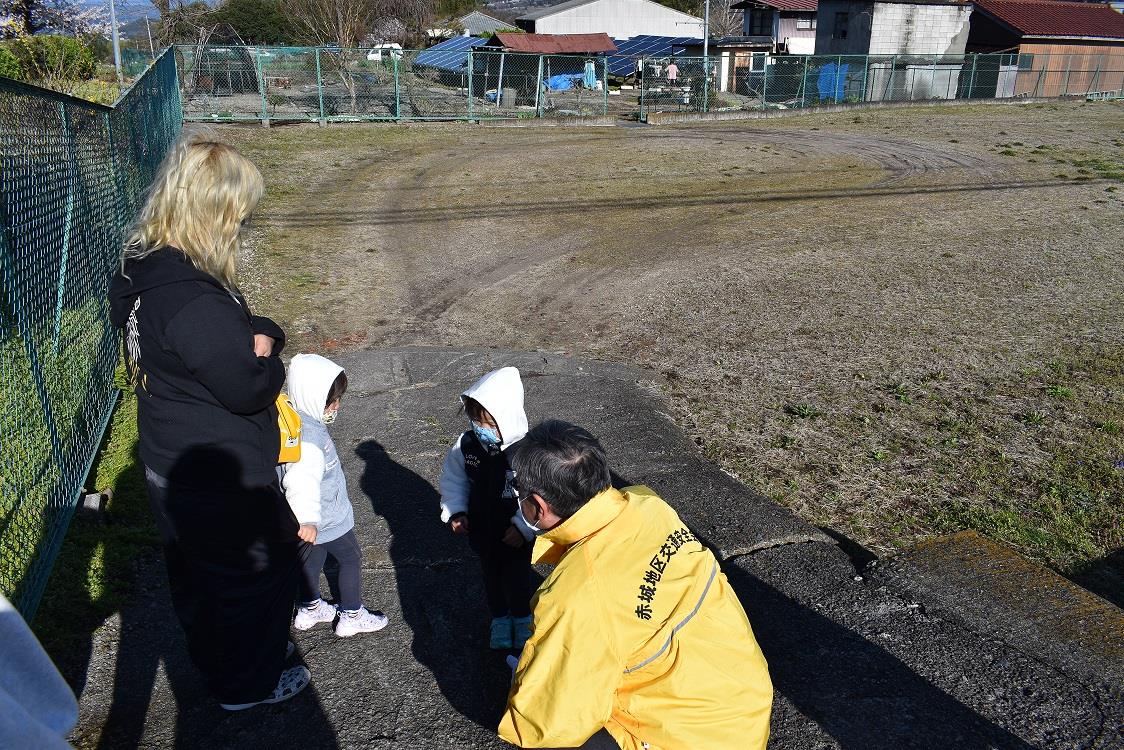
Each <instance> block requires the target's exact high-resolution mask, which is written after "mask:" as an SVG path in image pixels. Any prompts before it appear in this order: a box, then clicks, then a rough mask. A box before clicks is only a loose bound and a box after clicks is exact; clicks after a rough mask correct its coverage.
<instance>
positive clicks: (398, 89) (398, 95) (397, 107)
mask: <svg viewBox="0 0 1124 750" xmlns="http://www.w3.org/2000/svg"><path fill="white" fill-rule="evenodd" d="M390 61H391V62H392V63H393V64H394V119H395V120H401V119H402V85H401V82H400V81H399V80H398V55H396V54H394V53H393V52H391V54H390Z"/></svg>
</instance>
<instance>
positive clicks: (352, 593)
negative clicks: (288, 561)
mask: <svg viewBox="0 0 1124 750" xmlns="http://www.w3.org/2000/svg"><path fill="white" fill-rule="evenodd" d="M328 555H331V556H332V557H334V558H335V560H336V562H337V563H339V566H340V600H339V605H340V609H344V610H348V611H353V610H356V609H359V607H360V606H362V604H363V596H362V585H361V581H360V573H359V568H360V563H361V562H362V560H363V553H362V552H361V551H360V550H359V540H358V539H356V538H355V530H354V529H351V530H350V531H348V532H347V533H346V534H344V535H343V536H341V537H339V538H338V539H333V540H332V541H330V542H325V543H323V544H308V543H306V542H301V550H300V556H301V573H302V575H301V603H302V604H307V603H308V602H314V601H316V600H317V599H319V598H320V572H321V571H322V570H324V563H325V562H326V561H327V559H328Z"/></svg>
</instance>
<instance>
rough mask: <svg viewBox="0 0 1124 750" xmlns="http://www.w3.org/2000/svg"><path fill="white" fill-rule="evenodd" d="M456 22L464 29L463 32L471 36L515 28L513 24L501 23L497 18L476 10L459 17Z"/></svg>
mask: <svg viewBox="0 0 1124 750" xmlns="http://www.w3.org/2000/svg"><path fill="white" fill-rule="evenodd" d="M458 20H459V21H460V23H461V26H463V27H464V30H465V31H467V32H468V33H469V34H470V35H471V36H476V35H477V34H485V33H487V32H489V31H499V30H500V29H513V28H515V26H514V25H513V24H510V23H508V22H507V21H501V20H500V19H498V18H494V17H492V16H489V15H488V14H487V13H481V12H480V11H478V10H474V11H472V12H471V13H469V14H468V15H465V16H461V17H460V19H458Z"/></svg>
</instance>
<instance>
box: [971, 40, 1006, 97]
mask: <svg viewBox="0 0 1124 750" xmlns="http://www.w3.org/2000/svg"><path fill="white" fill-rule="evenodd" d="M979 60H980V55H979V53H978V52H977V53H976V54H974V55H972V75H971V76H969V77H968V96H967V97H965V98H967V99H971V98H972V89H974V88H975V87H976V66H977V63H979ZM1001 67H1002V66H1001ZM996 85H998V83H997V84H996ZM996 93H998V92H996Z"/></svg>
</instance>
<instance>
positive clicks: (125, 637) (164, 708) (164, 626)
mask: <svg viewBox="0 0 1124 750" xmlns="http://www.w3.org/2000/svg"><path fill="white" fill-rule="evenodd" d="M122 482H128V483H131V485H132V486H130V487H129V488H128V490H129V491H130V492H131V494H132V496H133V498H134V499H136V498H144V499H145V502H144V503H143V506H141V505H140V504H139V503H136V504H137V505H138V507H133V508H130V509H129V510H128V511H127V512H128V513H130V514H132V515H134V516H137V515H140V514H144V516H145V518H144V521H143V523H140V522H138V521H137V519H136V518H135V517H134V518H133V521H134V522H135V525H136V526H137V528H138V529H141V528H143V529H147V530H148V531H152V529H151V527H152V512H151V510H149V508H148V505H147V492H146V491H145V489H144V479H143V467H142V466H141V465H140V462H139V459H138V458H137V457H136V456H135V452H134V465H133V466H130V467H128V468H127V469H126V470H125V473H124V474H123V475H122V478H121V479H120V480H119V489H120V485H121V483H122ZM137 482H139V483H140V486H136V483H137ZM121 512H122V513H124V512H126V510H125V509H122V511H121ZM110 518H111V519H112V516H110ZM83 523H91V522H89V521H83ZM100 523H103V524H104V523H112V520H110V521H103V522H100ZM138 533H139V532H138ZM96 539H97V536H96V535H90V534H78V535H76V537H75V539H74V540H73V541H74V542H75V544H76V546H75V547H74V548H72V549H71V550H70V552H69V555H70V557H69V558H68V561H70V564H77V565H87V566H91V565H95V564H98V563H100V562H101V561H103V560H112V561H113V570H111V571H109V573H108V575H107V579H108V580H109V581H112V582H113V583H114V585H123V586H128V587H129V589H130V591H129V594H128V596H127V597H126V599H125V601H124V602H123V604H122V605H121V607H120V610H119V620H120V622H119V630H118V633H117V641H116V643H115V644H114V645H115V646H116V648H115V649H114V651H113V652H112V653H113V657H114V658H110V659H107V660H103V659H101V658H98V656H97V655H94V654H93V653H92V649H93V643H94V633H95V631H96V630H97V627H98V626H99V625H100V624H101V621H102V620H97V621H95V620H96V619H97V618H96V617H93V616H92V615H91V614H90V613H92V614H93V615H97V614H102V617H103V619H104V617H109V616H112V614H113V613H112V612H106V613H99V612H98V610H97V608H96V607H92V606H91V607H82V608H79V611H81V612H83V613H84V616H83V618H81V619H80V620H79V621H77V622H75V623H73V624H74V626H75V629H76V631H77V633H78V635H76V636H74V637H73V638H72V639H71V640H70V641H69V643H68V644H66V648H65V652H64V653H63V654H61V658H59V659H58V661H59V665H60V669H61V671H62V672H63V675H64V677H66V678H67V680H68V682H69V683H70V685H71V686H72V688H73V689H74V690H75V692H76V693H77V694H79V695H81V694H82V692H83V689H84V688H85V689H86V693H87V694H86V695H85V696H83V701H82V712H81V713H82V717H81V721H80V724H79V727H78V728H77V730H76V732H75V734H74V735H73V739H74V742H75V744H76V745H78V746H80V747H98V748H121V747H137V746H140V745H142V744H145V745H147V746H153V747H169V748H170V747H175V748H197V747H198V748H204V747H208V748H209V747H221V746H238V747H244V748H263V749H269V750H272V748H274V747H278V746H286V745H287V744H288V743H290V742H292V741H293V738H299V739H300V741H301V743H302V744H309V743H311V746H313V747H324V748H334V747H336V746H337V743H336V739H335V733H334V731H333V730H332V728H331V725H330V724H329V723H328V721H327V717H326V716H325V714H324V711H323V710H322V708H321V705H320V701H319V697H318V696H317V694H316V691H315V684H313V685H312V686H310V687H309V688H307V689H306V690H305V691H304V692H303V693H301V694H300V695H298V696H296V697H295V698H293V699H292V700H290V701H287V702H285V703H282V704H278V705H276V706H260V707H255V708H253V709H251V710H248V711H243V712H239V713H231V712H228V711H224V710H223V709H222V708H220V707H219V705H218V703H217V702H216V701H215V699H214V697H213V696H212V695H211V694H210V693H209V692H208V691H207V688H206V686H205V685H204V682H203V679H202V678H201V676H200V674H199V672H198V671H197V670H196V669H195V667H194V666H193V665H192V663H191V659H190V658H189V656H188V652H187V645H186V641H185V639H184V636H183V632H182V630H181V628H180V624H179V622H178V620H177V618H176V615H175V611H174V609H173V607H172V598H171V595H170V592H169V588H168V577H167V570H166V567H165V560H164V558H163V556H162V555H161V554H160V552H159V543H158V542H157V543H156V544H154V545H153V546H152V547H150V548H147V549H146V550H145V552H143V553H141V554H140V555H139V556H138V557H137V558H135V559H128V560H124V559H121V558H118V557H114V556H108V555H104V556H100V557H99V553H98V551H97V544H96ZM247 544H248V545H250V544H251V540H249V539H248V540H247ZM75 593H77V592H75ZM297 658H299V654H298V656H297ZM106 662H108V663H106ZM161 666H163V671H164V676H165V678H166V680H167V684H168V686H169V687H170V694H169V692H168V691H166V690H164V689H162V687H161V681H160V670H161ZM87 683H88V684H87ZM110 684H112V688H110V687H109V686H110Z"/></svg>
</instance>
